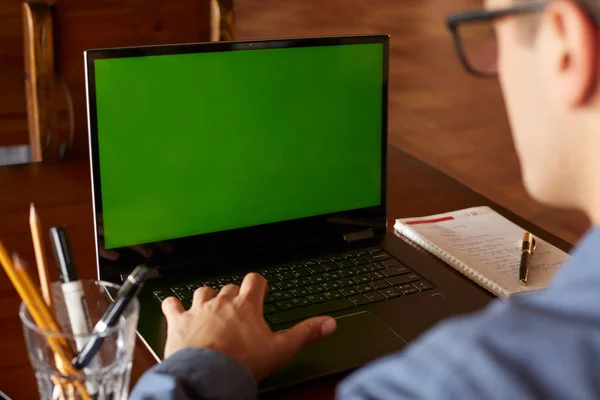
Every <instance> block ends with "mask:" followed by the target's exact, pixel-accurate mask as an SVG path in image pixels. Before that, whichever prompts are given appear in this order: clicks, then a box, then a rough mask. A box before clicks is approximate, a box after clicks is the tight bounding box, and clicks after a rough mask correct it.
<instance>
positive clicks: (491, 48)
mask: <svg viewBox="0 0 600 400" xmlns="http://www.w3.org/2000/svg"><path fill="white" fill-rule="evenodd" d="M546 5H547V2H537V3H530V4H521V5H517V6H514V7H509V8H502V9H497V10H469V11H464V12H461V13H458V14H453V15H450V16H448V19H447V24H448V29H449V30H450V32H451V33H452V38H453V39H454V47H455V48H456V52H457V53H458V57H459V58H460V60H461V61H462V63H463V65H464V67H465V68H466V69H467V71H469V72H470V73H472V74H474V75H477V76H481V77H494V76H496V75H497V74H498V41H497V40H496V30H495V29H494V23H495V22H496V20H497V19H499V18H502V17H507V16H511V15H521V14H529V13H534V12H538V11H541V10H542V9H543V8H544V7H545V6H546Z"/></svg>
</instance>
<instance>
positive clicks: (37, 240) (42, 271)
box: [29, 203, 53, 310]
mask: <svg viewBox="0 0 600 400" xmlns="http://www.w3.org/2000/svg"><path fill="white" fill-rule="evenodd" d="M29 228H30V229H31V239H32V240H33V250H34V251H35V262H36V264H37V269H38V275H39V278H40V286H41V288H42V295H43V296H44V301H45V302H46V305H47V306H48V308H49V309H50V310H52V309H53V306H52V288H51V286H50V278H49V274H48V264H47V263H46V252H45V249H44V241H43V240H42V228H41V223H40V219H39V217H38V215H37V211H36V210H35V206H34V205H33V203H31V206H29Z"/></svg>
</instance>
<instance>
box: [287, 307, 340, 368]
mask: <svg viewBox="0 0 600 400" xmlns="http://www.w3.org/2000/svg"><path fill="white" fill-rule="evenodd" d="M336 327H337V324H336V322H335V319H333V318H332V317H314V318H310V319H307V320H306V321H302V322H300V323H298V324H297V325H295V326H293V327H292V328H290V329H288V330H287V331H285V332H281V333H279V334H278V335H277V338H276V340H277V342H278V345H279V347H280V349H281V354H282V355H284V357H285V358H287V359H291V358H292V357H293V356H294V355H296V353H297V352H299V351H300V350H301V349H302V348H303V347H304V346H306V345H309V344H311V343H314V342H316V341H318V340H320V339H323V338H324V337H326V336H329V335H331V334H332V333H333V332H334V331H335V329H336Z"/></svg>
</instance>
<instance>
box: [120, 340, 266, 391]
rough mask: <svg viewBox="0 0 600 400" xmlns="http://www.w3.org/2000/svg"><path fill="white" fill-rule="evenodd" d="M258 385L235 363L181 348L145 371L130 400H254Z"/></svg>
mask: <svg viewBox="0 0 600 400" xmlns="http://www.w3.org/2000/svg"><path fill="white" fill-rule="evenodd" d="M256 397H257V384H256V380H255V379H254V377H253V376H252V373H251V372H250V371H249V370H248V369H247V368H246V367H244V366H243V365H241V364H240V363H238V362H237V361H235V360H233V359H231V358H229V357H227V356H226V355H224V354H221V353H217V352H215V351H212V350H208V349H192V348H190V349H184V350H180V351H178V352H177V353H175V354H173V355H172V356H171V357H169V358H167V359H166V360H164V361H163V362H162V363H160V364H158V365H156V366H154V367H153V368H151V369H150V370H148V371H147V372H146V373H145V374H144V375H143V376H142V377H141V378H140V380H139V381H138V382H137V384H136V385H135V387H134V388H133V391H132V392H131V395H130V399H132V400H191V399H195V400H196V399H211V400H228V399H236V400H237V399H240V400H253V399H256Z"/></svg>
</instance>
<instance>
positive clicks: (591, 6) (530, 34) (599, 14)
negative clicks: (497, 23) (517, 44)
mask: <svg viewBox="0 0 600 400" xmlns="http://www.w3.org/2000/svg"><path fill="white" fill-rule="evenodd" d="M550 1H551V0H545V2H546V3H549V2H550ZM574 1H575V2H576V3H578V4H580V5H581V7H582V8H583V9H584V10H585V12H586V13H587V15H588V16H589V17H590V18H591V19H592V20H594V21H595V22H596V24H598V25H600V0H574ZM515 2H516V3H517V4H528V3H529V4H530V3H539V2H540V0H515ZM520 19H521V29H522V32H520V33H521V35H520V36H522V37H523V39H525V40H526V41H527V42H532V41H533V40H534V39H535V35H536V33H537V30H538V26H539V22H540V16H539V14H526V15H522V16H520Z"/></svg>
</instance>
